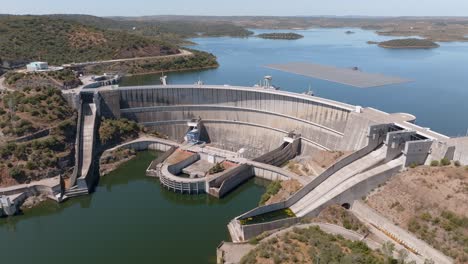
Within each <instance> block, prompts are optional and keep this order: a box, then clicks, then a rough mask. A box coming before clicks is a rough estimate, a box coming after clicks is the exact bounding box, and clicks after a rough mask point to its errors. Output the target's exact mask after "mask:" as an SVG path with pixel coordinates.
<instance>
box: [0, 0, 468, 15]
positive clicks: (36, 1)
mask: <svg viewBox="0 0 468 264" xmlns="http://www.w3.org/2000/svg"><path fill="white" fill-rule="evenodd" d="M0 13H1V14H51V13H73V14H90V15H98V16H116V15H122V16H142V15H273V16H287V15H289V16H307V15H310V16H313V15H337V16H347V15H362V16H468V0H385V1H384V0H132V1H128V0H127V1H122V0H120V1H119V0H78V1H71V0H0Z"/></svg>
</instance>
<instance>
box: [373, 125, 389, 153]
mask: <svg viewBox="0 0 468 264" xmlns="http://www.w3.org/2000/svg"><path fill="white" fill-rule="evenodd" d="M392 126H393V124H380V125H373V126H370V127H369V133H368V136H367V137H368V145H369V146H372V147H374V148H376V147H377V146H379V145H380V144H382V143H383V142H384V141H385V138H386V137H387V133H388V132H389V131H391V128H392Z"/></svg>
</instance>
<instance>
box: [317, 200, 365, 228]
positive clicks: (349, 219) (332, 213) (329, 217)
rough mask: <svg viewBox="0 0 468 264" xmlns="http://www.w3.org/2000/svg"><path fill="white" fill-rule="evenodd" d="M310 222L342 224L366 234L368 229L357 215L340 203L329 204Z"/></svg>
mask: <svg viewBox="0 0 468 264" xmlns="http://www.w3.org/2000/svg"><path fill="white" fill-rule="evenodd" d="M311 220H312V222H323V223H330V224H334V225H339V226H342V227H344V228H346V229H349V230H353V231H356V232H358V233H360V234H363V235H366V234H367V233H368V232H369V230H368V228H367V227H366V226H365V225H364V224H363V223H362V222H361V221H359V219H357V217H355V216H354V215H353V214H352V213H351V212H349V211H348V210H346V209H345V208H343V207H342V206H340V205H331V206H329V207H327V208H325V209H324V210H322V211H321V212H320V214H319V215H318V216H317V217H316V218H312V219H311Z"/></svg>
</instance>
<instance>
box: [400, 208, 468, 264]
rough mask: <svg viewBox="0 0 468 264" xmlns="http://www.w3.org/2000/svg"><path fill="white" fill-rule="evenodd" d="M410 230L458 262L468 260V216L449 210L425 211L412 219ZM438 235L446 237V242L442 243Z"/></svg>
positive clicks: (409, 225)
mask: <svg viewBox="0 0 468 264" xmlns="http://www.w3.org/2000/svg"><path fill="white" fill-rule="evenodd" d="M408 230H409V231H411V232H412V233H414V234H416V235H417V236H418V237H419V238H421V239H423V240H424V241H426V242H428V243H429V244H430V245H431V246H433V247H434V248H436V249H438V250H440V251H442V252H443V253H444V254H445V255H447V256H450V257H452V258H454V259H455V260H456V263H467V262H468V252H466V249H467V248H468V218H467V217H465V216H462V215H457V214H455V213H454V212H451V211H447V210H444V211H442V212H441V213H439V214H438V215H432V214H431V213H430V212H428V211H424V212H423V213H421V214H419V215H417V216H414V217H412V218H411V219H410V221H409V223H408ZM438 237H444V238H445V241H444V243H440V242H439V241H438V239H437V238H438Z"/></svg>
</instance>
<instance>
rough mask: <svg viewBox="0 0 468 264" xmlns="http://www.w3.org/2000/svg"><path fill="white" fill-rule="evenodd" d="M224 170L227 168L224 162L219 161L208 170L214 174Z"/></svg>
mask: <svg viewBox="0 0 468 264" xmlns="http://www.w3.org/2000/svg"><path fill="white" fill-rule="evenodd" d="M224 170H225V168H224V165H223V164H222V163H219V162H218V163H216V164H215V165H214V166H213V167H211V168H210V169H209V170H208V173H209V174H211V175H213V174H216V173H220V172H223V171H224Z"/></svg>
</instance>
